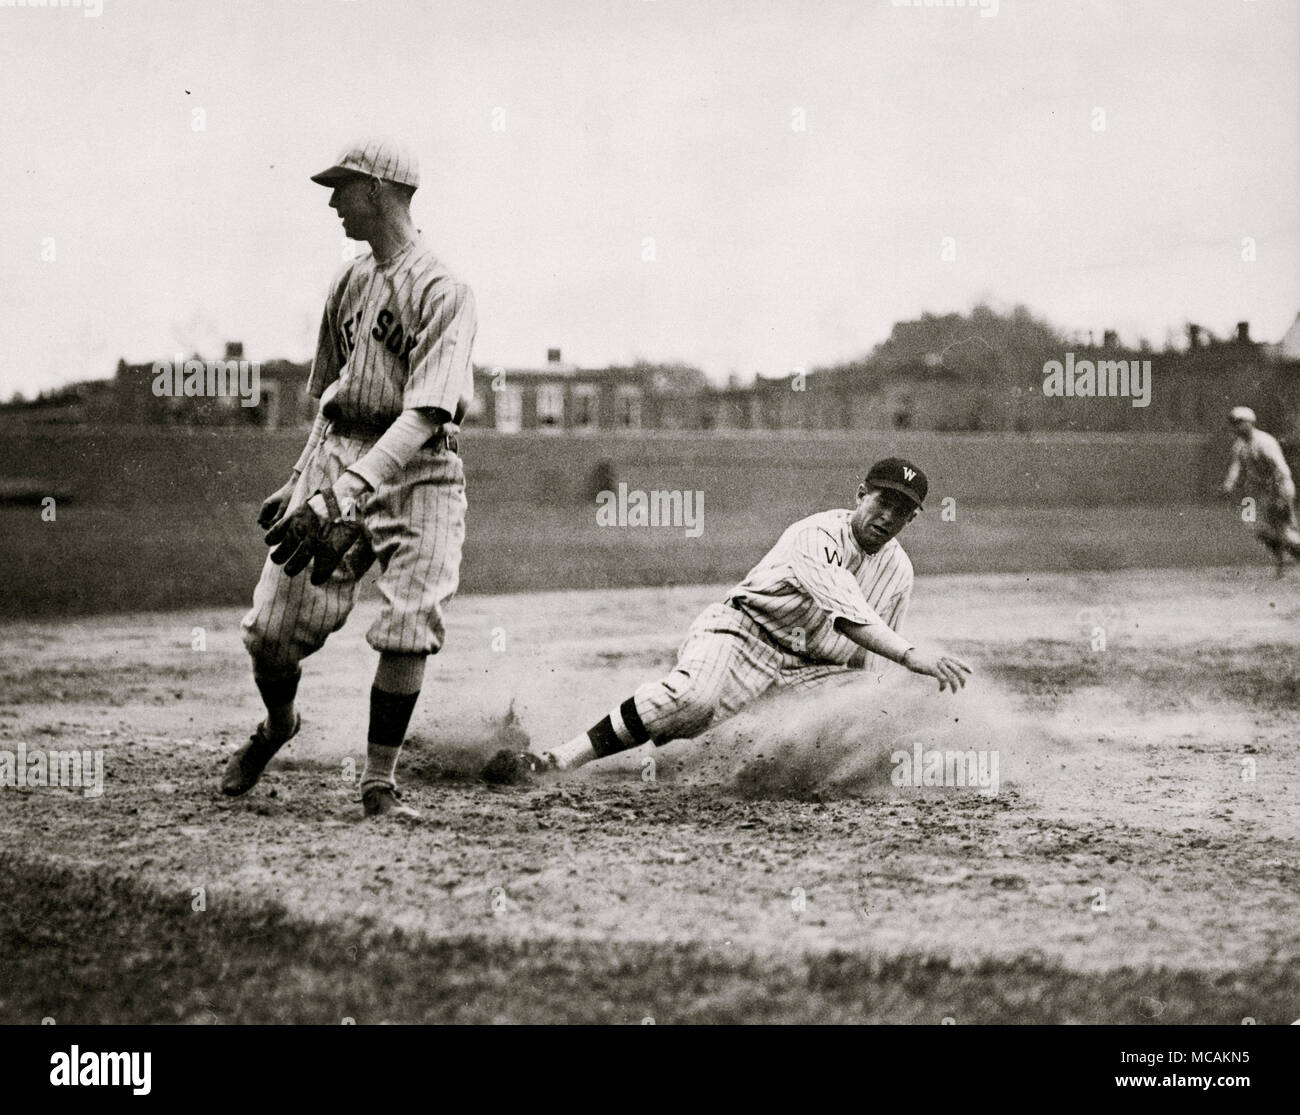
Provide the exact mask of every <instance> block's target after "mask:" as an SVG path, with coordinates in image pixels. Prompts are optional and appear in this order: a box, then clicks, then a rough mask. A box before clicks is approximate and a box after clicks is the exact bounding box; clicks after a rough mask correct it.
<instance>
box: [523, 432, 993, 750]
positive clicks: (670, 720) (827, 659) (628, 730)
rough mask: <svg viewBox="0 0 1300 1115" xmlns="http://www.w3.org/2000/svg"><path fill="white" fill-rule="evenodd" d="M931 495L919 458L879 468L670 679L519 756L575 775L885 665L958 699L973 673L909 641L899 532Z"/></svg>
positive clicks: (763, 567)
mask: <svg viewBox="0 0 1300 1115" xmlns="http://www.w3.org/2000/svg"><path fill="white" fill-rule="evenodd" d="M928 487H929V485H928V482H927V480H926V478H925V474H924V473H922V472H921V470H920V469H918V468H917V467H916V466H915V465H913V464H911V463H910V462H909V461H905V460H903V459H901V458H898V457H889V458H887V459H885V460H883V461H877V462H876V463H875V464H874V465H872V466H871V470H870V471H869V472H868V473H867V476H866V479H865V480H864V481H863V483H862V484H861V485H860V486H859V488H858V495H857V507H856V508H855V509H854V510H852V511H850V510H836V511H822V512H820V513H818V514H816V515H811V516H809V517H808V518H806V519H801V520H800V521H799V522H797V523H795V524H794V525H793V526H791V527H789V528H788V529H787V530H786V532H785V533H784V534H783V535H781V538H780V540H779V541H778V542H777V544H776V545H775V546H774V547H773V548H772V549H771V550H770V551H769V552H768V554H767V556H766V557H764V558H763V560H762V561H760V562H759V563H758V564H757V565H756V566H754V568H753V569H751V570H750V571H749V575H748V576H747V577H746V578H745V579H744V580H743V581H742V582H741V583H740V584H738V585H737V586H736V587H735V588H734V589H732V590H731V592H730V593H728V595H727V598H726V600H724V601H723V602H722V603H720V604H714V605H712V606H710V607H709V608H707V609H706V610H705V611H704V612H703V613H702V614H701V615H700V616H699V617H698V618H697V619H696V620H695V623H694V624H693V625H692V626H691V629H690V632H689V633H688V635H687V637H686V641H685V642H684V643H683V644H682V646H681V649H680V650H679V651H678V656H677V665H676V667H675V668H674V669H673V670H672V672H671V673H669V674H668V675H667V676H666V677H664V678H662V679H660V680H659V681H655V682H651V683H649V684H647V685H643V686H641V687H640V688H639V689H638V690H637V691H636V693H634V694H633V695H632V696H631V697H629V698H628V699H627V700H625V701H624V702H623V703H622V704H621V705H619V706H618V707H617V708H616V709H614V710H613V711H612V712H611V713H610V714H609V715H608V716H606V717H605V718H604V719H603V720H601V721H600V722H599V723H598V724H596V725H595V726H594V727H592V728H590V729H589V730H588V731H586V732H584V733H583V734H582V735H580V736H577V737H575V738H574V739H571V740H569V741H568V742H567V743H563V744H560V746H558V747H555V748H553V749H552V750H550V751H546V752H543V753H542V754H541V755H535V754H533V753H531V752H530V753H525V754H524V755H523V756H520V757H519V759H520V761H521V762H522V764H523V766H524V768H525V769H526V770H528V771H530V772H539V771H545V770H548V769H549V770H567V769H569V768H572V767H577V766H580V765H582V764H583V763H589V762H591V761H592V760H593V759H601V758H604V757H605V756H606V755H612V754H614V753H615V752H618V751H625V750H627V749H629V748H632V747H637V746H639V745H640V744H643V743H645V742H646V741H647V740H652V741H654V743H656V744H665V743H667V742H669V741H670V740H674V739H683V738H690V737H693V736H698V735H700V734H701V733H702V732H704V731H706V730H707V729H709V728H711V727H713V726H714V725H716V724H718V723H720V722H721V721H723V720H726V719H727V718H728V717H730V716H733V715H735V714H736V713H737V712H739V711H740V710H741V709H742V708H743V707H744V706H745V705H747V704H749V703H750V702H751V701H753V700H754V699H755V698H756V697H758V696H759V695H760V694H762V693H764V692H766V691H768V690H769V689H791V688H804V687H810V686H814V685H817V684H820V683H822V682H824V681H826V680H828V679H829V678H832V677H836V676H840V675H843V674H844V673H845V672H847V671H848V670H853V669H865V670H868V671H871V672H872V673H878V672H879V671H881V670H882V669H884V668H887V667H886V662H898V663H901V664H902V665H904V666H906V667H907V668H908V669H909V670H911V671H913V672H914V673H918V674H926V675H928V676H929V677H933V678H937V679H938V680H939V691H940V692H943V690H944V689H946V688H951V689H952V691H953V692H954V693H955V692H956V691H957V689H958V688H960V687H961V686H964V685H965V684H966V675H967V674H969V673H970V672H971V668H970V667H969V666H968V665H966V663H965V662H962V661H961V660H960V659H958V658H953V657H950V656H948V655H945V654H939V653H937V652H934V651H929V650H922V649H921V648H919V647H917V646H915V645H913V644H912V643H911V642H910V641H909V640H907V639H905V638H904V637H903V636H902V635H901V634H899V630H900V628H901V625H902V620H903V615H904V613H905V612H906V611H907V605H908V601H909V600H910V598H911V594H912V563H911V561H910V560H909V559H908V557H907V554H905V553H904V552H903V547H902V546H900V545H899V544H898V541H897V539H896V538H895V537H894V536H895V535H896V534H898V532H899V531H901V530H902V529H903V527H905V526H906V525H907V524H908V523H910V522H911V521H912V520H913V519H914V518H916V516H917V514H918V513H919V512H920V510H921V505H922V503H923V501H924V500H925V495H926V492H927V490H928Z"/></svg>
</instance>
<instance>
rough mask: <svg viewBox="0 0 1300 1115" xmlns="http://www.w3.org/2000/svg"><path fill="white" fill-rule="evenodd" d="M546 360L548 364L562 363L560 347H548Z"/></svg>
mask: <svg viewBox="0 0 1300 1115" xmlns="http://www.w3.org/2000/svg"><path fill="white" fill-rule="evenodd" d="M546 362H547V363H548V364H558V363H560V350H559V349H558V348H548V349H547V350H546Z"/></svg>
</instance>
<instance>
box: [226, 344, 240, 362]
mask: <svg viewBox="0 0 1300 1115" xmlns="http://www.w3.org/2000/svg"><path fill="white" fill-rule="evenodd" d="M226 359H227V360H242V359H244V342H243V341H227V342H226Z"/></svg>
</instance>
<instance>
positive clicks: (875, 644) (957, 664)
mask: <svg viewBox="0 0 1300 1115" xmlns="http://www.w3.org/2000/svg"><path fill="white" fill-rule="evenodd" d="M835 630H836V631H838V632H840V634H842V635H844V636H845V637H846V638H848V639H852V640H853V642H855V643H857V644H858V646H860V647H862V648H864V649H865V650H869V651H871V653H872V654H878V655H880V656H881V657H882V658H888V659H889V660H890V661H891V662H897V663H899V665H901V666H906V667H907V668H908V669H909V670H911V671H912V672H913V673H914V674H925V675H926V676H927V677H932V678H937V679H938V681H939V692H940V693H942V692H943V691H944V690H945V689H951V690H952V691H953V692H954V693H956V692H957V690H958V689H961V688H962V687H963V686H964V685H965V684H966V677H967V675H968V674H970V673H972V670H971V668H970V666H968V665H967V664H966V663H965V662H963V661H962V660H961V659H960V658H954V657H953V656H952V655H950V654H940V653H939V652H938V651H930V650H922V649H921V648H920V647H914V646H912V644H911V643H909V642H908V641H907V640H906V639H904V638H903V636H901V635H899V634H898V633H897V632H896V631H894V630H893V629H892V628H890V627H889V626H887V625H886V624H883V623H853V622H852V621H850V620H846V619H843V618H841V619H837V620H836V621H835Z"/></svg>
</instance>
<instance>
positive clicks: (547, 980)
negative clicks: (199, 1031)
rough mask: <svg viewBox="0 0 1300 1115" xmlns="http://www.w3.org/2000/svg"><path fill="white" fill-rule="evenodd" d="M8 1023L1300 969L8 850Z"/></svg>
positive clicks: (1030, 1009) (812, 996) (710, 1017)
mask: <svg viewBox="0 0 1300 1115" xmlns="http://www.w3.org/2000/svg"><path fill="white" fill-rule="evenodd" d="M0 949H2V952H0V955H2V956H3V962H2V966H0V1023H27V1024H31V1023H39V1022H40V1021H41V1019H42V1018H45V1017H50V1018H53V1019H54V1020H55V1021H56V1022H58V1023H60V1024H76V1023H104V1024H123V1023H178V1022H196V1023H204V1022H206V1023H213V1022H221V1023H339V1022H342V1020H343V1019H344V1018H351V1019H354V1020H355V1021H356V1022H357V1023H358V1024H367V1023H377V1022H414V1023H435V1022H462V1023H483V1022H520V1023H558V1022H592V1023H610V1024H620V1023H640V1022H642V1021H643V1020H645V1019H654V1020H655V1021H656V1022H657V1023H660V1024H666V1023H682V1022H696V1023H704V1022H711V1023H720V1022H721V1023H726V1022H732V1023H735V1022H878V1023H931V1024H933V1023H937V1022H939V1021H941V1020H942V1019H943V1018H945V1017H949V1018H952V1019H954V1020H955V1021H956V1022H958V1023H960V1024H974V1023H1040V1024H1041V1023H1062V1022H1084V1023H1141V1022H1155V1021H1158V1022H1160V1023H1162V1024H1168V1023H1175V1024H1176V1023H1239V1022H1240V1020H1241V1019H1242V1018H1243V1017H1245V1016H1247V1015H1249V1016H1251V1017H1253V1018H1255V1019H1256V1020H1257V1021H1259V1022H1260V1023H1272V1022H1289V1021H1290V1020H1291V1017H1292V1015H1293V1014H1294V1013H1295V1003H1296V1002H1297V1001H1300V972H1297V971H1296V970H1295V969H1294V968H1288V967H1286V966H1285V965H1282V964H1277V965H1271V964H1269V965H1259V966H1256V967H1252V968H1248V969H1243V970H1240V971H1237V972H1233V973H1231V974H1228V975H1224V976H1212V975H1208V974H1205V973H1202V972H1197V971H1187V970H1159V971H1145V970H1142V971H1138V970H1132V969H1128V968H1124V969H1117V970H1114V971H1110V972H1106V973H1101V974H1081V973H1077V972H1070V971H1065V970H1062V969H1060V968H1059V967H1056V966H1055V965H1053V964H1050V963H1047V962H1044V961H1043V960H1042V959H1041V958H1038V957H1032V956H1027V957H1024V958H1020V959H1017V960H1014V961H1010V962H1005V961H999V962H992V961H989V962H985V963H981V964H979V965H977V966H974V967H969V968H958V967H954V966H952V965H950V964H949V963H948V961H946V960H945V959H943V958H939V957H924V956H904V957H898V958H889V959H883V958H879V957H875V956H871V955H868V954H858V953H848V952H843V951H834V952H830V953H827V954H823V955H818V956H805V957H802V958H795V959H789V960H786V959H782V960H773V959H769V958H765V957H756V956H754V955H751V954H747V953H744V952H741V951H739V950H733V949H729V948H724V947H722V946H720V945H717V946H714V947H712V948H711V947H709V946H708V945H706V944H690V945H666V944H656V943H648V942H629V943H621V944H615V943H611V944H603V943H590V942H572V941H558V940H553V939H540V940H539V939H532V940H523V941H511V940H484V939H482V938H476V937H471V936H466V937H459V938H452V939H445V940H430V939H427V938H424V937H418V936H411V935H409V934H403V933H402V932H400V931H395V930H390V929H388V928H386V927H383V926H381V925H379V924H377V923H374V922H370V923H358V924H353V925H351V926H348V927H346V928H344V927H340V926H334V925H317V924H313V923H310V922H305V921H302V920H298V919H295V918H293V917H291V916H290V915H289V914H288V913H287V912H286V911H285V910H284V909H283V908H281V907H279V906H276V905H251V904H243V903H229V902H224V901H221V902H214V901H212V900H209V903H208V909H207V910H206V911H204V912H194V911H193V910H192V909H191V898H190V895H189V894H188V893H187V894H161V893H158V892H155V891H151V890H149V889H147V888H145V887H142V886H140V885H138V884H136V883H135V882H133V881H131V880H128V879H124V878H120V877H111V878H105V877H102V876H100V875H97V874H90V873H87V872H84V871H80V870H69V869H66V868H61V867H57V866H55V865H51V864H46V863H36V862H30V861H22V860H18V859H15V858H12V857H10V858H5V859H2V860H0Z"/></svg>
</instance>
